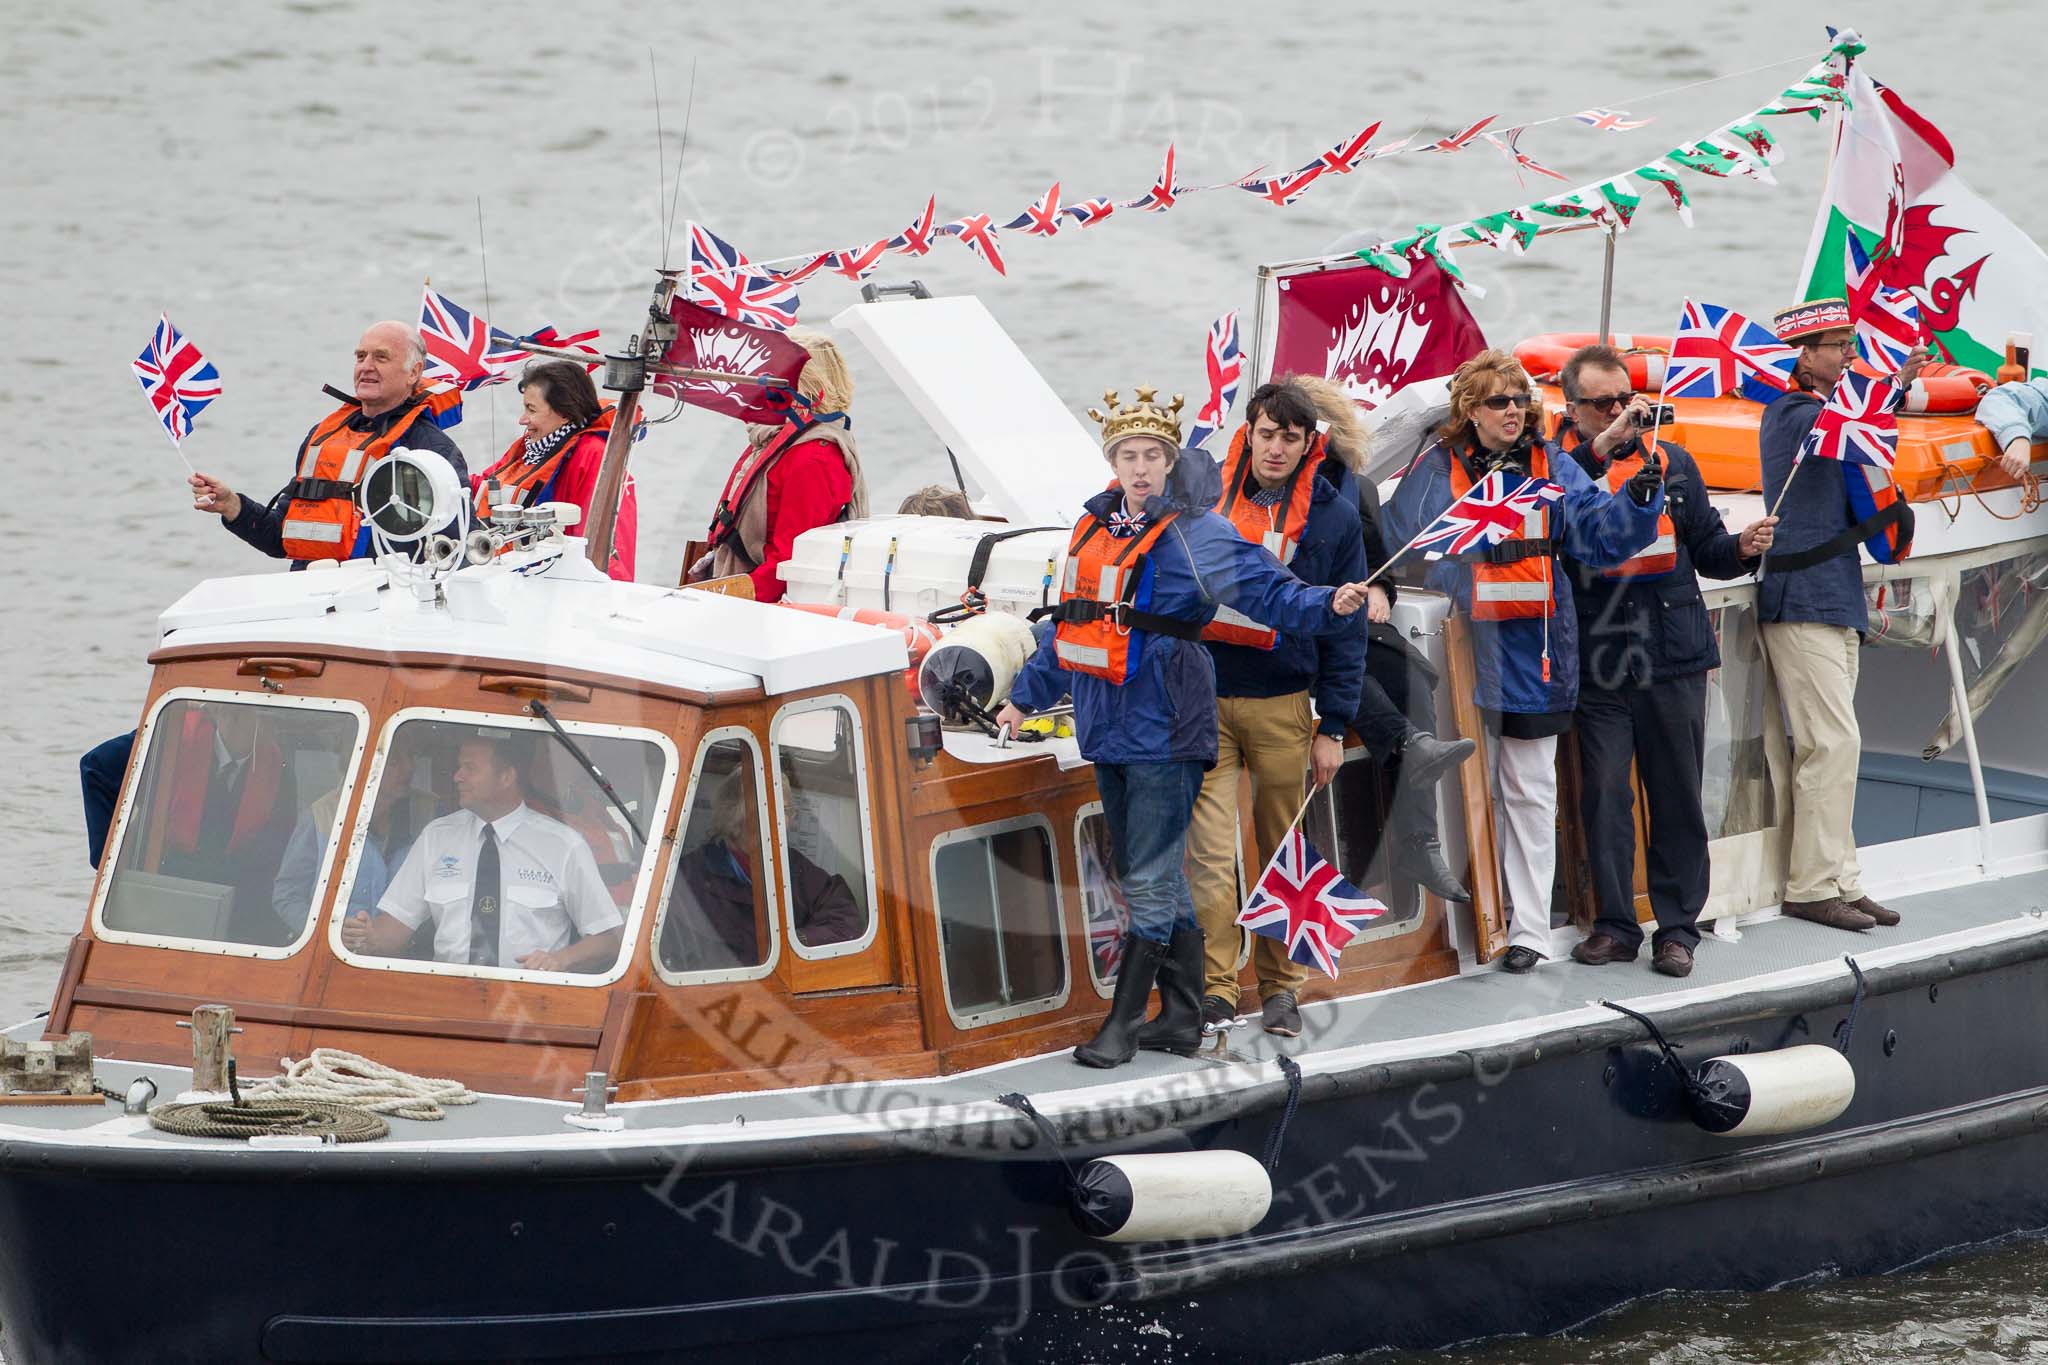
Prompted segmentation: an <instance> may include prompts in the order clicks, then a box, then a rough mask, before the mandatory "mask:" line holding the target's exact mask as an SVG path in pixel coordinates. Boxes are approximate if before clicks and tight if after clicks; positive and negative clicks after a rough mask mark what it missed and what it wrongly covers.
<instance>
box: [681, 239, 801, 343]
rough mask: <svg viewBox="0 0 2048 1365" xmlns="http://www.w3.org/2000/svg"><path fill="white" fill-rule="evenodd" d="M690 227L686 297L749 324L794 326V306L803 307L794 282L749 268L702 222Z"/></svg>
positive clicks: (779, 327)
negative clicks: (688, 273)
mask: <svg viewBox="0 0 2048 1365" xmlns="http://www.w3.org/2000/svg"><path fill="white" fill-rule="evenodd" d="M689 226H690V277H689V286H688V288H687V289H686V290H685V291H684V293H685V297H688V298H692V299H695V300H697V301H698V302H700V303H702V304H703V305H704V306H705V307H707V308H709V309H710V310H711V311H712V312H714V313H720V314H723V315H724V316H726V317H729V318H731V319H732V320H733V321H734V322H744V323H746V324H748V325H749V326H752V327H771V328H773V329H774V330H776V331H778V332H786V331H788V330H789V329H790V328H792V327H794V326H796V315H797V309H798V308H799V307H801V306H802V305H801V300H799V299H798V297H797V292H796V284H795V282H794V281H793V280H788V279H779V278H777V277H776V276H774V275H772V274H770V273H768V272H767V271H756V270H749V269H747V268H746V267H747V266H748V265H749V264H750V262H749V261H748V260H747V258H746V256H745V255H743V254H742V253H741V252H740V249H739V248H738V247H736V246H733V245H732V244H731V243H730V242H726V241H722V240H720V238H719V237H718V235H717V234H716V233H714V232H712V231H711V230H710V229H709V228H707V227H705V226H704V225H703V224H702V223H691V224H690V225H689ZM834 254H837V253H834ZM825 263H826V264H830V261H829V260H827V261H826V262H825ZM806 273H809V272H806Z"/></svg>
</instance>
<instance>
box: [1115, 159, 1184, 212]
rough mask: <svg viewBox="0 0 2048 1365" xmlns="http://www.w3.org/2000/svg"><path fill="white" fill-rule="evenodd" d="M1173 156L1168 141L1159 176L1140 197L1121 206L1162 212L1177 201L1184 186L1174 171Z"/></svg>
mask: <svg viewBox="0 0 2048 1365" xmlns="http://www.w3.org/2000/svg"><path fill="white" fill-rule="evenodd" d="M1173 157H1174V152H1173V144H1172V143H1171V142H1169V143H1167V144H1166V163H1165V164H1164V165H1162V166H1161V167H1160V168H1159V178H1158V179H1157V180H1155V181H1153V182H1152V188H1151V189H1149V190H1146V191H1145V193H1144V196H1143V197H1142V198H1138V199H1133V200H1131V201H1130V202H1129V203H1127V204H1125V205H1124V206H1123V207H1125V208H1127V209H1140V210H1143V211H1144V212H1146V213H1164V212H1165V211H1166V210H1168V209H1170V208H1172V207H1173V206H1174V205H1175V204H1177V203H1179V202H1180V196H1181V194H1182V192H1183V191H1184V190H1185V188H1186V187H1185V186H1183V185H1182V184H1181V183H1180V178H1179V177H1178V176H1177V175H1175V173H1174V169H1173Z"/></svg>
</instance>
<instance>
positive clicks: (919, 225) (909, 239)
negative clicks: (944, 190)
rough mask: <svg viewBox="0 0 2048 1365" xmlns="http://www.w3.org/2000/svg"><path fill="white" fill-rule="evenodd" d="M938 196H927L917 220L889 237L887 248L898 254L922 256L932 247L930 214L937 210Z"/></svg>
mask: <svg viewBox="0 0 2048 1365" xmlns="http://www.w3.org/2000/svg"><path fill="white" fill-rule="evenodd" d="M938 208H939V196H937V195H936V194H934V195H930V196H928V197H927V198H926V199H925V201H924V212H922V213H920V214H918V215H917V221H915V222H913V223H912V224H911V225H910V226H909V227H907V228H905V229H903V231H901V232H899V233H897V234H896V235H895V236H894V237H891V238H890V239H889V250H891V251H893V252H895V253H896V254H897V255H899V256H922V255H924V254H925V253H926V252H927V251H930V250H931V249H932V236H933V233H932V216H933V215H934V214H935V213H937V212H938Z"/></svg>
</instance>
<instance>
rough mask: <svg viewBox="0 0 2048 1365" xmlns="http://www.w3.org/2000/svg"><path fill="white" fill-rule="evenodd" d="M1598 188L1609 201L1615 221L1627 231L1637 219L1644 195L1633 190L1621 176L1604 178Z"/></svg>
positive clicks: (1608, 205) (1602, 196) (1608, 204)
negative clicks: (1637, 212)
mask: <svg viewBox="0 0 2048 1365" xmlns="http://www.w3.org/2000/svg"><path fill="white" fill-rule="evenodd" d="M1596 188H1597V189H1598V190H1599V191H1600V197H1601V198H1602V199H1604V200H1606V201H1607V208H1608V211H1609V212H1610V213H1612V214H1613V215H1614V220H1615V222H1616V223H1617V224H1619V225H1620V228H1621V230H1622V231H1623V232H1626V231H1627V230H1628V225H1629V224H1630V223H1632V222H1634V221H1635V216H1636V210H1637V209H1639V208H1641V207H1642V206H1643V196H1641V195H1640V194H1637V193H1636V192H1635V191H1634V190H1631V189H1630V188H1629V187H1628V181H1626V180H1625V179H1623V178H1621V177H1620V176H1616V177H1615V178H1614V179H1612V180H1603V181H1601V182H1600V184H1599V185H1598V186H1597V187H1596Z"/></svg>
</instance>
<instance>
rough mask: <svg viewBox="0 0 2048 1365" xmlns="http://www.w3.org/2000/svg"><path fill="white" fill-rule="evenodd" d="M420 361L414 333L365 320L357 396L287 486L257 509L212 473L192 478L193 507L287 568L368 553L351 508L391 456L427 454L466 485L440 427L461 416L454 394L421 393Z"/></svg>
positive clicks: (326, 427)
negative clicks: (370, 475) (448, 417)
mask: <svg viewBox="0 0 2048 1365" xmlns="http://www.w3.org/2000/svg"><path fill="white" fill-rule="evenodd" d="M426 364H427V351H426V347H425V346H424V345H423V344H422V343H421V341H420V334H419V332H418V331H417V330H416V329H414V328H411V327H408V326H406V325H405V324H404V323H402V322H379V323H373V324H372V325H371V326H370V329H369V330H368V331H366V332H364V333H363V339H362V340H361V341H358V342H357V343H356V351H355V368H354V378H355V386H356V393H355V397H354V398H352V399H349V400H348V401H347V402H345V403H344V404H343V405H342V406H341V407H339V408H337V409H335V410H334V411H333V412H331V413H329V414H328V415H327V416H325V417H323V418H321V419H320V420H319V421H318V422H317V423H315V424H314V426H313V429H312V430H311V431H309V432H307V433H306V439H305V440H303V441H301V442H299V453H298V456H297V464H296V466H295V468H294V471H293V477H292V481H291V482H290V483H288V484H286V485H285V486H284V487H283V488H282V489H280V490H278V493H277V496H276V497H274V498H272V499H271V500H270V501H269V502H268V503H266V504H262V505H258V504H256V503H254V502H251V501H250V500H249V499H247V498H245V497H243V496H242V495H241V494H239V493H237V492H236V491H235V490H234V489H232V488H230V487H228V485H227V484H226V483H225V482H224V481H222V480H220V479H216V478H214V477H213V476H212V475H210V474H194V475H193V476H192V478H191V484H192V508H193V510H194V511H197V512H212V513H214V514H216V515H217V516H219V517H220V519H221V523H222V524H223V525H225V526H226V527H227V528H228V529H229V530H230V531H233V532H234V533H235V534H236V535H237V536H239V537H241V538H242V539H243V540H245V541H247V542H248V543H249V544H251V545H253V546H255V547H256V548H257V549H259V550H261V551H263V553H265V554H267V555H269V556H271V557H272V558H273V559H289V560H291V561H292V564H293V567H294V568H297V567H300V566H303V565H305V564H307V563H309V562H310V561H312V560H315V559H356V558H359V557H361V556H363V555H367V554H368V553H369V552H370V551H369V530H368V528H367V527H365V526H364V525H363V523H362V517H361V514H360V512H359V511H358V510H357V508H356V505H355V490H356V485H357V484H359V483H360V482H361V481H362V478H363V475H364V473H365V472H367V471H368V469H369V467H370V466H371V465H372V464H374V463H376V462H377V461H378V460H381V459H383V458H384V456H385V455H386V454H388V453H390V451H391V450H393V449H394V448H396V447H398V446H404V447H406V448H407V449H410V450H425V451H432V452H433V453H434V454H436V455H439V456H440V457H441V458H443V459H445V460H446V461H448V463H449V464H451V465H453V466H454V467H455V477H456V478H457V479H458V480H459V481H460V484H461V486H462V487H465V488H466V487H468V486H469V470H468V468H467V467H466V466H465V465H464V464H463V462H462V452H461V451H460V450H458V449H456V447H455V442H453V441H451V440H450V439H448V434H447V433H446V432H444V431H442V430H441V428H440V426H439V421H440V419H441V418H442V416H443V415H444V414H446V413H448V412H451V411H454V412H459V411H460V407H461V399H462V395H461V392H460V391H459V390H449V391H446V392H441V393H429V392H427V391H426V390H425V389H424V388H423V387H422V386H421V383H420V377H421V375H422V374H423V373H424V372H425V369H426ZM337 396H339V395H337ZM449 529H450V530H452V529H453V528H452V525H451V527H450V528H449ZM416 548H417V547H416Z"/></svg>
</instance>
